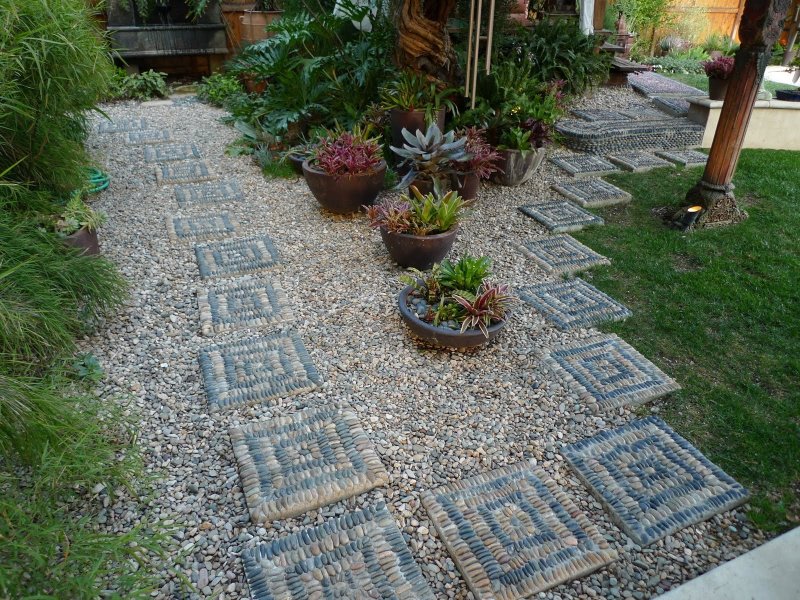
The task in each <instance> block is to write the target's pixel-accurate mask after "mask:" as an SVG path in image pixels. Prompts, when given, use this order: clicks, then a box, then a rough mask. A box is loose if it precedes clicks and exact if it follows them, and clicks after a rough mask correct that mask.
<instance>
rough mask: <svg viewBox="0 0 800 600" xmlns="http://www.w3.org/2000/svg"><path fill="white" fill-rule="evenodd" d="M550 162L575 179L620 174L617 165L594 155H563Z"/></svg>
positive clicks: (553, 158)
mask: <svg viewBox="0 0 800 600" xmlns="http://www.w3.org/2000/svg"><path fill="white" fill-rule="evenodd" d="M550 161H551V162H552V163H553V164H555V165H556V166H559V167H561V168H562V169H564V170H565V171H566V172H567V173H569V174H570V175H572V176H573V177H591V176H592V175H608V174H609V173H619V169H618V168H617V167H616V166H615V165H613V164H612V163H610V162H608V161H607V160H605V159H604V158H600V157H599V156H595V155H593V154H574V155H567V154H562V155H560V156H554V157H552V158H551V159H550Z"/></svg>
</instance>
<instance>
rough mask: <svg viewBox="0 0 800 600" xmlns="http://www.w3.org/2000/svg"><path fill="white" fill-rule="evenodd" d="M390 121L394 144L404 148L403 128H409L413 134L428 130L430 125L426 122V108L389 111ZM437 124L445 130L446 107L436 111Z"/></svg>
mask: <svg viewBox="0 0 800 600" xmlns="http://www.w3.org/2000/svg"><path fill="white" fill-rule="evenodd" d="M389 123H390V125H391V128H392V146H396V147H397V148H402V147H403V144H405V138H404V137H403V129H408V130H409V131H410V132H411V133H412V134H413V133H416V132H417V130H418V129H419V130H421V131H427V130H428V125H427V124H426V123H425V111H424V110H398V109H392V110H390V111H389ZM436 124H437V125H438V126H439V129H441V130H442V131H444V108H440V109H439V110H438V111H437V112H436Z"/></svg>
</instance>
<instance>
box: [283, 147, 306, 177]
mask: <svg viewBox="0 0 800 600" xmlns="http://www.w3.org/2000/svg"><path fill="white" fill-rule="evenodd" d="M286 158H287V161H288V162H289V166H290V167H292V171H294V172H295V173H297V174H298V175H300V176H301V177H302V175H303V163H304V162H305V161H306V157H305V156H302V155H300V154H291V153H290V154H289V155H288V156H287V157H286Z"/></svg>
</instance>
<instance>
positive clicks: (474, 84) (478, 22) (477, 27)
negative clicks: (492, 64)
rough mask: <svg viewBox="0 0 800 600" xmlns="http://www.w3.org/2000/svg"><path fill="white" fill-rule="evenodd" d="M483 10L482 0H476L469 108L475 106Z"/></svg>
mask: <svg viewBox="0 0 800 600" xmlns="http://www.w3.org/2000/svg"><path fill="white" fill-rule="evenodd" d="M482 12H483V0H478V18H477V19H475V61H474V62H473V64H472V101H471V103H470V107H471V108H475V92H477V89H478V57H479V55H480V47H481V13H482Z"/></svg>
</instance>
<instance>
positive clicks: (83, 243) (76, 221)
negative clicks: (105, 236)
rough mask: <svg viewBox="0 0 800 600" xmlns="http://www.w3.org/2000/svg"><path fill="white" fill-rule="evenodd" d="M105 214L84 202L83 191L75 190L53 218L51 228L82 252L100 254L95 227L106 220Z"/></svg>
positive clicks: (68, 243)
mask: <svg viewBox="0 0 800 600" xmlns="http://www.w3.org/2000/svg"><path fill="white" fill-rule="evenodd" d="M106 218H107V217H106V214H105V213H104V212H101V211H97V210H94V209H92V208H91V207H90V206H89V205H88V204H86V202H85V200H84V198H83V193H82V192H75V193H74V194H72V196H71V197H70V199H69V200H68V201H67V203H66V204H65V205H64V209H63V210H62V211H61V212H60V213H59V214H57V215H55V217H54V218H53V223H52V226H53V230H54V231H55V233H56V235H57V236H58V237H60V238H61V239H62V240H63V241H64V243H65V244H66V245H67V246H70V247H72V248H78V249H81V250H82V251H83V252H82V254H100V242H99V240H98V239H97V229H98V228H99V227H100V226H101V225H103V223H105V222H106Z"/></svg>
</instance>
